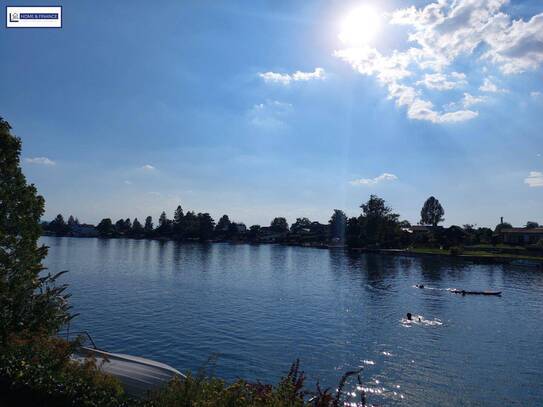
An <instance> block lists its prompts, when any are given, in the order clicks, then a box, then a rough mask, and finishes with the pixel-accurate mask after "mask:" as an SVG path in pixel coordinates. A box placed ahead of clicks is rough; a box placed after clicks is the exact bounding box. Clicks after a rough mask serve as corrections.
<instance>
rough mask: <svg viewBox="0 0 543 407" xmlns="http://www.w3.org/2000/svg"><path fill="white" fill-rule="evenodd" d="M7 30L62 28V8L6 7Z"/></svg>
mask: <svg viewBox="0 0 543 407" xmlns="http://www.w3.org/2000/svg"><path fill="white" fill-rule="evenodd" d="M6 27H7V28H62V6H54V7H53V6H52V7H16V6H6Z"/></svg>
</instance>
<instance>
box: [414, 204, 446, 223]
mask: <svg viewBox="0 0 543 407" xmlns="http://www.w3.org/2000/svg"><path fill="white" fill-rule="evenodd" d="M443 215H445V211H444V210H443V207H442V206H441V204H440V203H439V201H438V200H437V199H436V198H434V197H433V196H431V197H430V198H428V199H427V200H426V202H424V205H423V206H422V209H421V211H420V223H421V224H422V225H432V226H434V227H435V226H437V224H438V223H439V222H443V221H444V220H445V219H444V218H443Z"/></svg>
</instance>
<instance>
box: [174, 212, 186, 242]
mask: <svg viewBox="0 0 543 407" xmlns="http://www.w3.org/2000/svg"><path fill="white" fill-rule="evenodd" d="M184 220H185V215H184V214H183V208H181V205H179V206H178V207H177V209H176V210H175V213H174V214H173V225H172V229H173V234H174V236H175V237H176V238H178V239H179V238H181V237H183V223H184Z"/></svg>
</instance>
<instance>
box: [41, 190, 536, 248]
mask: <svg viewBox="0 0 543 407" xmlns="http://www.w3.org/2000/svg"><path fill="white" fill-rule="evenodd" d="M360 209H361V213H360V215H359V216H355V217H350V218H348V217H347V215H346V214H345V212H343V211H342V210H340V209H334V211H333V212H332V215H331V217H330V219H329V221H328V223H326V224H323V223H320V222H317V221H311V220H310V219H308V218H297V219H296V221H295V222H294V223H293V224H292V225H290V226H289V224H288V223H287V220H286V219H285V218H284V217H275V218H273V219H272V221H271V222H270V225H269V226H261V225H252V226H250V227H249V228H247V227H246V225H245V224H243V223H237V222H232V221H231V220H230V218H229V216H228V215H223V216H222V217H221V218H220V219H219V221H218V222H217V223H215V220H214V219H213V218H212V217H211V215H210V214H209V213H195V212H193V211H188V212H186V213H184V211H183V209H182V207H181V206H178V207H177V209H176V210H175V212H174V214H173V218H172V219H169V218H168V216H167V215H166V213H165V212H162V214H161V216H160V218H159V219H158V224H157V225H156V227H155V225H154V222H153V219H152V217H150V216H148V217H147V218H146V219H145V222H144V223H143V224H142V223H141V222H140V221H139V220H138V219H137V218H135V219H134V220H132V221H131V220H130V219H129V218H126V219H124V220H123V219H119V220H117V221H116V222H113V221H112V220H111V219H109V218H106V219H102V221H100V223H99V224H98V225H97V226H96V227H94V226H93V225H86V224H80V223H79V221H78V220H77V218H74V217H73V216H71V215H70V217H69V218H68V221H65V220H64V217H63V216H62V215H61V214H59V215H58V216H57V217H56V218H55V219H54V220H53V221H51V222H49V223H46V222H44V223H42V226H43V229H44V231H45V233H46V234H50V235H56V236H94V237H101V238H134V239H158V240H174V241H181V242H187V241H200V242H233V243H251V244H258V243H280V244H288V245H300V246H311V247H324V248H328V247H332V248H341V247H345V248H351V249H365V250H382V249H399V250H405V251H409V252H410V253H413V254H414V253H427V254H431V253H433V254H443V255H470V256H485V257H495V258H539V257H543V228H540V227H539V224H538V223H536V222H533V221H528V222H527V223H526V226H525V227H524V228H513V227H512V226H511V225H510V224H508V223H505V222H503V221H501V222H500V223H499V224H498V225H496V227H495V228H494V229H490V228H487V227H475V226H474V225H470V224H465V225H462V226H457V225H452V226H449V227H443V226H440V225H439V224H440V223H442V222H443V221H444V215H445V210H444V209H443V206H442V205H441V203H440V202H439V200H438V199H436V198H435V197H433V196H431V197H429V198H428V199H427V200H426V202H424V204H423V206H422V209H421V218H420V222H419V224H417V225H411V224H410V223H409V222H408V221H406V220H401V219H400V215H399V214H397V213H395V212H394V211H393V210H392V208H391V207H390V206H388V204H387V203H386V202H385V201H384V200H383V199H382V198H380V197H378V196H376V195H370V197H369V199H368V200H367V201H366V202H364V203H362V204H361V205H360Z"/></svg>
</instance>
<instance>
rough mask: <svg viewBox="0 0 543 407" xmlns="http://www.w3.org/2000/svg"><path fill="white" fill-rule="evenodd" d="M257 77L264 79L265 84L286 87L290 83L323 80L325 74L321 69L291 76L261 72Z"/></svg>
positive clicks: (300, 72) (295, 73)
mask: <svg viewBox="0 0 543 407" xmlns="http://www.w3.org/2000/svg"><path fill="white" fill-rule="evenodd" d="M258 76H260V77H261V78H262V79H264V81H265V82H273V83H280V84H282V85H288V84H290V83H291V82H299V81H304V82H307V81H310V80H314V79H324V78H325V72H324V69H323V68H315V70H314V71H313V72H302V71H296V72H294V73H292V74H288V73H285V74H282V73H277V72H262V73H259V74H258Z"/></svg>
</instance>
